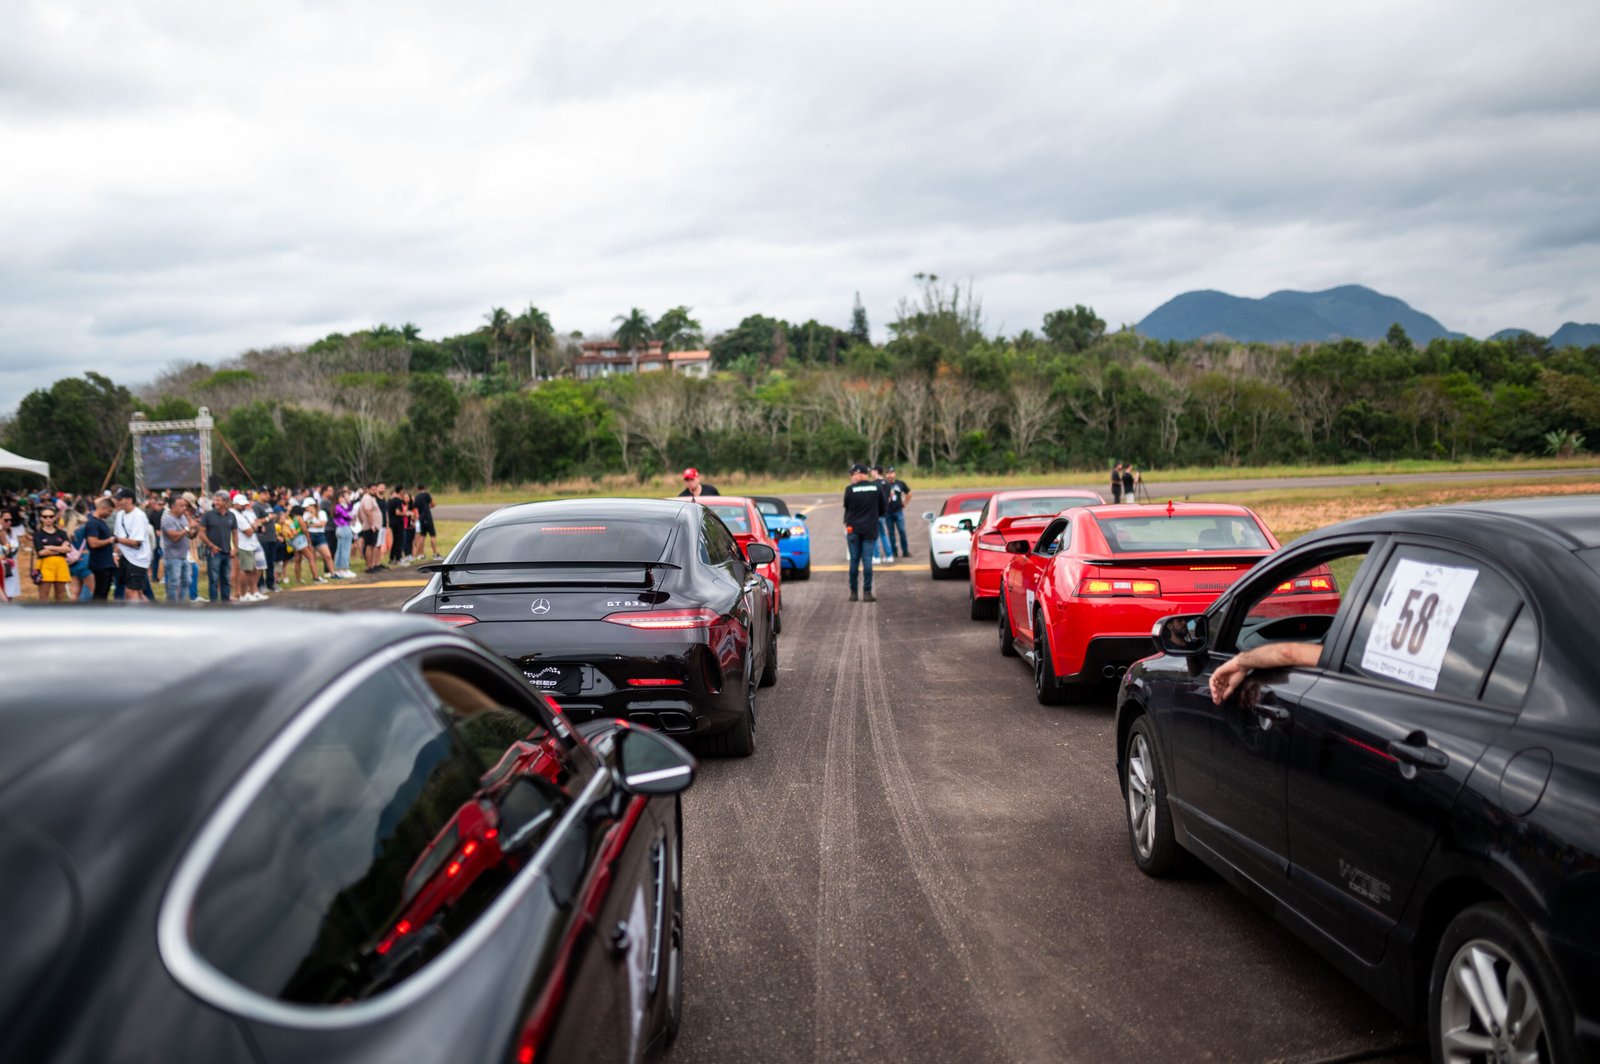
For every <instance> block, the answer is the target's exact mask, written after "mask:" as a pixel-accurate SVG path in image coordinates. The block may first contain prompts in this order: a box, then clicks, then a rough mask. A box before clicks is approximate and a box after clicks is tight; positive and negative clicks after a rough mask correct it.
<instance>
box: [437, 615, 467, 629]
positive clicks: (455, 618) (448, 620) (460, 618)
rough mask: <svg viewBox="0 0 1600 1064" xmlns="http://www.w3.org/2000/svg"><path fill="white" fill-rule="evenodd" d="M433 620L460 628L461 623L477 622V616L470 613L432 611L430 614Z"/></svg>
mask: <svg viewBox="0 0 1600 1064" xmlns="http://www.w3.org/2000/svg"><path fill="white" fill-rule="evenodd" d="M429 616H431V617H432V618H433V619H434V620H436V621H443V622H444V623H445V624H448V625H452V626H454V627H456V628H460V627H462V626H463V625H468V624H477V623H478V618H476V617H474V616H472V614H470V613H434V614H430V615H429Z"/></svg>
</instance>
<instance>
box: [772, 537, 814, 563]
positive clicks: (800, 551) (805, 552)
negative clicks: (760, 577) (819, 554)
mask: <svg viewBox="0 0 1600 1064" xmlns="http://www.w3.org/2000/svg"><path fill="white" fill-rule="evenodd" d="M778 546H779V547H780V548H782V549H781V550H780V552H779V554H778V561H780V562H781V563H782V564H783V567H784V568H785V569H809V568H811V547H810V546H809V545H807V546H804V547H798V548H797V547H793V546H790V545H789V544H788V543H787V542H785V541H782V540H780V541H779V543H778Z"/></svg>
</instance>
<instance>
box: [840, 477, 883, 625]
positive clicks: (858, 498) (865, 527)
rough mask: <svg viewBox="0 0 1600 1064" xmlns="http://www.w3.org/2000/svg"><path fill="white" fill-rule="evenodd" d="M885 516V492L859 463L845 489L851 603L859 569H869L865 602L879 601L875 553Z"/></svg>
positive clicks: (845, 524)
mask: <svg viewBox="0 0 1600 1064" xmlns="http://www.w3.org/2000/svg"><path fill="white" fill-rule="evenodd" d="M881 517H883V492H881V491H879V490H878V485H877V484H875V483H874V482H873V481H872V473H871V471H870V470H868V469H867V467H866V466H864V465H862V464H861V463H860V462H857V463H856V464H855V465H853V466H851V467H850V486H849V487H848V488H845V489H844V538H845V542H846V543H847V544H848V545H849V547H850V601H851V602H855V601H857V596H856V583H857V579H856V577H857V570H858V568H864V569H865V570H866V576H865V580H864V582H863V584H862V590H864V591H865V593H866V594H865V595H864V596H863V598H862V601H865V602H876V601H878V600H877V599H876V598H874V597H873V594H872V550H873V547H874V546H875V545H876V543H877V539H878V520H879V519H880V518H881Z"/></svg>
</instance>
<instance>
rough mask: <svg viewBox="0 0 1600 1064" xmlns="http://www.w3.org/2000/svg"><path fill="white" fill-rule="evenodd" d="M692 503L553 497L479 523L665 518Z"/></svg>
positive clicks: (519, 505) (682, 500) (499, 512)
mask: <svg viewBox="0 0 1600 1064" xmlns="http://www.w3.org/2000/svg"><path fill="white" fill-rule="evenodd" d="M693 504H694V500H693V499H690V498H671V499H618V498H609V499H608V498H597V499H552V500H549V501H547V502H524V503H517V504H515V505H513V506H507V507H505V508H503V509H500V510H496V511H495V512H494V513H492V514H490V515H489V516H488V517H485V518H484V519H483V520H482V521H481V522H480V527H481V526H487V525H514V524H520V523H521V522H524V521H540V520H544V519H547V518H551V519H555V520H558V521H559V520H563V519H567V518H572V517H576V516H582V517H586V518H589V519H591V520H599V521H608V520H611V521H614V520H618V519H620V518H626V517H634V518H654V519H656V520H665V519H667V518H670V517H672V516H674V515H676V514H679V513H682V512H683V508H684V507H685V506H691V505H693Z"/></svg>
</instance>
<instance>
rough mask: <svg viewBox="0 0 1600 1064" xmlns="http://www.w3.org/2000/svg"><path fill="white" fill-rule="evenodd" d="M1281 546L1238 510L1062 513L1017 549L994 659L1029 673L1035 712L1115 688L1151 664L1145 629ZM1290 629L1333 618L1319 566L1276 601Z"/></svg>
mask: <svg viewBox="0 0 1600 1064" xmlns="http://www.w3.org/2000/svg"><path fill="white" fill-rule="evenodd" d="M1278 546H1279V543H1278V541H1277V539H1276V538H1275V537H1274V536H1273V535H1272V532H1271V530H1270V529H1268V528H1267V526H1266V523H1265V522H1263V521H1262V520H1261V518H1259V517H1258V516H1256V514H1255V513H1254V512H1253V511H1251V510H1249V509H1247V508H1246V507H1243V506H1234V505H1230V504H1226V503H1168V504H1167V505H1165V506H1128V505H1122V506H1094V507H1089V508H1084V509H1075V510H1071V511H1068V512H1065V513H1062V514H1060V515H1058V516H1057V517H1055V518H1054V519H1052V520H1050V521H1048V522H1047V523H1046V527H1045V528H1044V530H1043V532H1042V533H1040V534H1039V535H1038V537H1037V538H1036V539H1035V540H1034V541H1033V542H1032V543H1027V542H1013V543H1011V544H1009V545H1008V546H1007V547H1006V550H1007V553H1006V555H1004V557H1005V558H1006V559H1007V560H1008V562H1009V564H1008V565H1007V566H1006V569H1005V572H1004V575H1003V577H1002V579H1001V584H1002V587H1001V590H1002V594H1001V596H1000V600H999V640H1000V653H1002V654H1004V655H1006V656H1007V657H1015V656H1017V655H1018V654H1021V655H1022V656H1023V657H1025V658H1026V659H1028V661H1029V663H1030V664H1031V665H1032V666H1033V673H1034V686H1035V688H1036V690H1037V692H1038V696H1039V701H1040V702H1043V703H1046V704H1056V703H1059V702H1062V701H1064V700H1065V698H1066V695H1067V693H1068V689H1069V687H1072V686H1077V685H1088V684H1097V683H1104V682H1106V681H1110V680H1114V679H1116V678H1117V677H1118V676H1120V675H1121V674H1122V673H1123V672H1126V671H1127V668H1128V666H1129V665H1131V664H1133V663H1134V662H1135V661H1138V660H1139V659H1141V658H1146V657H1149V656H1150V655H1151V654H1152V653H1154V645H1153V644H1152V643H1151V641H1150V630H1151V627H1152V626H1153V625H1154V624H1155V622H1156V621H1158V620H1160V619H1161V618H1162V617H1165V616H1167V615H1169V614H1174V613H1199V612H1200V611H1202V610H1204V609H1205V608H1206V607H1207V606H1209V605H1210V604H1211V601H1212V600H1213V599H1215V598H1216V597H1217V596H1218V595H1220V594H1221V593H1222V592H1224V591H1226V590H1227V589H1228V588H1229V587H1230V586H1231V585H1232V584H1233V582H1234V581H1235V580H1237V579H1238V578H1239V577H1240V576H1242V575H1244V573H1245V572H1247V571H1248V570H1249V569H1250V568H1251V567H1252V566H1254V565H1255V564H1256V562H1258V561H1260V560H1261V559H1262V558H1265V557H1266V556H1267V555H1269V554H1271V553H1272V552H1273V551H1275V550H1277V549H1278ZM1273 595H1274V597H1275V598H1281V605H1275V607H1274V612H1278V613H1281V615H1282V616H1283V618H1284V619H1285V621H1286V623H1291V624H1292V623H1294V622H1293V620H1292V619H1293V618H1296V617H1305V616H1309V615H1318V616H1322V615H1325V616H1332V615H1333V614H1335V613H1337V612H1338V610H1339V588H1338V584H1337V582H1336V580H1335V579H1334V575H1333V573H1332V572H1331V571H1330V570H1329V569H1328V568H1327V567H1326V566H1319V567H1317V568H1315V569H1312V570H1309V571H1308V572H1306V573H1305V574H1304V575H1303V576H1300V577H1297V578H1296V579H1294V580H1291V581H1288V582H1287V583H1285V584H1284V585H1283V586H1282V587H1280V588H1278V589H1277V590H1276V591H1274V592H1273Z"/></svg>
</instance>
